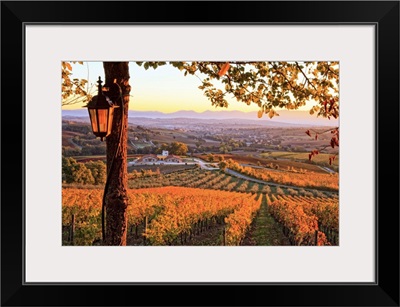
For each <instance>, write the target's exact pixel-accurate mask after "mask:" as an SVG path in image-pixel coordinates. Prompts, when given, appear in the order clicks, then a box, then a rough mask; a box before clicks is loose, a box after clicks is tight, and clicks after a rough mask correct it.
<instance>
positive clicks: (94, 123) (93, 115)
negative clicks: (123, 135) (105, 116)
mask: <svg viewBox="0 0 400 307" xmlns="http://www.w3.org/2000/svg"><path fill="white" fill-rule="evenodd" d="M89 115H90V122H91V123H92V130H93V133H97V132H99V128H98V125H97V114H96V109H89Z"/></svg>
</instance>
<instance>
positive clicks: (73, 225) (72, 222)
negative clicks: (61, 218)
mask: <svg viewBox="0 0 400 307" xmlns="http://www.w3.org/2000/svg"><path fill="white" fill-rule="evenodd" d="M74 233H75V214H72V215H71V227H70V229H69V239H70V241H71V244H72V245H74Z"/></svg>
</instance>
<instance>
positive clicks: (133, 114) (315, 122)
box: [62, 109, 339, 126]
mask: <svg viewBox="0 0 400 307" xmlns="http://www.w3.org/2000/svg"><path fill="white" fill-rule="evenodd" d="M278 113H279V115H280V116H275V117H273V118H272V119H270V118H269V117H268V115H267V114H265V115H264V116H263V117H262V118H258V117H257V112H241V111H236V110H234V111H228V110H222V111H204V112H196V111H187V110H182V111H177V112H173V113H163V112H158V111H132V110H129V114H128V116H129V118H130V119H131V118H147V119H173V118H187V119H207V120H233V119H235V120H245V121H246V122H248V121H252V122H254V123H255V122H258V123H260V121H270V123H271V124H272V125H273V124H274V123H275V124H277V126H280V124H283V126H288V124H292V125H293V126H299V125H301V126H303V125H305V126H337V125H338V124H339V122H338V120H328V119H326V118H318V117H316V116H315V115H310V114H309V113H308V111H289V110H282V111H278ZM62 117H63V119H68V118H70V119H72V118H77V117H87V119H88V120H89V116H88V111H87V110H86V109H76V110H62Z"/></svg>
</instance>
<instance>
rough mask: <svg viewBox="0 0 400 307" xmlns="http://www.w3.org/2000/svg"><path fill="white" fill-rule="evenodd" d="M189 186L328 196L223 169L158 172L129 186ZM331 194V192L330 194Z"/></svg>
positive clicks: (133, 181) (249, 191) (134, 187)
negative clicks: (238, 175) (264, 181)
mask: <svg viewBox="0 0 400 307" xmlns="http://www.w3.org/2000/svg"><path fill="white" fill-rule="evenodd" d="M167 186H177V187H188V188H200V189H213V190H223V191H229V192H242V193H253V194H254V193H264V194H265V193H277V194H282V193H286V194H290V195H301V196H320V197H324V196H327V195H325V194H324V193H323V192H321V191H318V190H313V191H312V192H311V191H307V190H305V189H303V188H301V187H300V188H298V189H291V188H285V189H284V188H279V187H278V188H275V187H272V186H269V185H267V184H261V183H255V182H251V181H248V180H244V179H239V178H237V177H233V176H231V175H229V174H227V173H225V172H222V171H207V170H201V169H193V170H187V171H182V172H174V173H171V174H166V175H163V174H157V175H154V176H147V177H142V178H140V180H130V181H129V188H131V189H142V188H154V187H167ZM329 195H330V194H329Z"/></svg>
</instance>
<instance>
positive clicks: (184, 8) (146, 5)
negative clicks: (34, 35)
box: [0, 1, 400, 306]
mask: <svg viewBox="0 0 400 307" xmlns="http://www.w3.org/2000/svg"><path fill="white" fill-rule="evenodd" d="M189 2H190V3H189ZM89 12H90V13H89ZM274 12H279V14H274ZM159 16H162V17H159ZM28 23H41V24H71V23H77V24H99V23H135V24H145V23H147V24H182V25H186V24H204V23H211V24H225V25H226V24H228V25H234V24H239V23H240V24H250V23H251V24H267V23H268V24H269V23H276V24H325V23H331V24H374V25H375V26H376V38H377V45H376V52H377V57H376V60H377V61H376V69H377V70H376V71H377V75H376V85H377V91H376V92H377V93H376V95H377V97H376V101H377V103H376V136H375V138H376V145H377V148H376V177H377V178H376V209H377V229H378V231H377V238H376V239H377V242H378V244H377V251H376V252H377V255H376V256H377V282H376V283H373V284H370V283H368V284H351V283H346V284H259V283H257V284H217V283H208V284H134V285H132V284H107V283H104V284H96V285H93V284H40V285H34V284H25V283H24V282H23V281H24V277H23V267H24V257H23V251H24V241H23V238H24V236H23V231H22V230H23V229H24V227H23V226H24V216H23V207H24V203H25V199H24V191H25V179H24V172H25V167H24V163H25V160H24V144H25V133H24V122H25V118H24V105H25V99H24V82H25V80H24V42H23V41H24V26H25V25H26V24H28ZM19 99H21V100H19ZM399 101H400V100H399V1H254V2H252V1H232V2H225V1H213V2H210V1H186V2H179V1H158V2H156V1H79V2H76V3H74V1H2V2H1V105H0V107H1V113H0V114H1V148H2V149H3V150H1V293H0V295H1V305H2V306H131V305H132V306H171V305H174V306H210V305H213V306H399ZM360 112H362V110H360ZM371 137H372V136H371ZM21 161H22V163H21ZM44 167H45V166H44ZM393 174H394V176H393ZM378 203H379V204H380V206H379V207H378ZM327 265H329V264H327ZM143 290H148V291H153V293H154V294H153V293H152V292H149V294H144V293H146V291H143ZM164 291H166V292H165V294H164ZM159 292H161V293H160V294H159ZM241 293H243V295H241ZM186 298H189V299H188V300H187V299H186Z"/></svg>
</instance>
